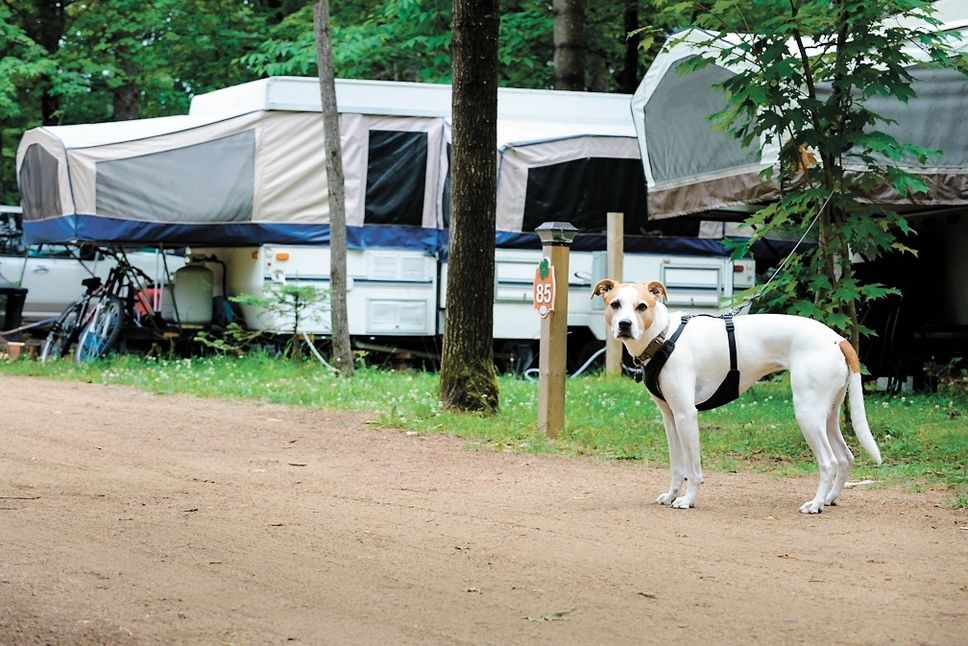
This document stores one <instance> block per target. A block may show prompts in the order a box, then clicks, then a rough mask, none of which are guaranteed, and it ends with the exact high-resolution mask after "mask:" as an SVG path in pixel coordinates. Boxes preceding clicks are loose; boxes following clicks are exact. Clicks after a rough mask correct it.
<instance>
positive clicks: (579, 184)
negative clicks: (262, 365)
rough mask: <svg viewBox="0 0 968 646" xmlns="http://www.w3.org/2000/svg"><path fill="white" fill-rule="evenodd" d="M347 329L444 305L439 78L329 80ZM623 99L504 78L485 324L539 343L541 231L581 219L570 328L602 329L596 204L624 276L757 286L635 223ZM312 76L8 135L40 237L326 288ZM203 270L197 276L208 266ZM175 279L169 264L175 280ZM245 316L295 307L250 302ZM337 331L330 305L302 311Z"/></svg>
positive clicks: (403, 330)
mask: <svg viewBox="0 0 968 646" xmlns="http://www.w3.org/2000/svg"><path fill="white" fill-rule="evenodd" d="M336 89H337V103H338V105H339V109H340V112H341V136H342V141H341V144H342V149H343V164H344V173H345V176H346V182H345V187H346V210H347V226H348V231H347V237H348V251H347V276H348V285H347V290H348V292H347V303H348V309H349V311H348V318H349V324H350V332H351V334H352V335H354V336H355V337H358V338H366V337H384V336H389V337H394V336H395V337H402V336H406V337H434V336H438V335H440V334H442V332H443V325H444V321H445V318H446V317H445V312H444V303H445V302H446V299H445V290H446V284H445V283H446V280H445V276H446V254H447V239H448V235H447V225H448V219H449V201H450V200H449V196H450V192H449V158H450V150H449V141H450V106H451V98H450V87H449V86H446V85H429V84H417V83H397V82H379V81H349V80H339V81H337V84H336ZM630 99H631V97H630V96H629V95H610V94H597V93H582V92H558V91H541V90H519V89H501V90H500V91H499V98H498V150H497V151H496V155H497V156H498V176H497V236H496V239H495V244H496V247H497V252H496V281H497V282H496V290H495V294H496V298H495V329H494V333H495V338H496V339H499V340H511V341H515V340H523V341H531V340H534V339H537V338H538V336H539V329H540V319H539V318H538V316H537V315H536V314H535V312H534V310H533V307H532V305H531V296H530V293H531V281H532V279H533V275H534V267H535V266H536V265H537V263H538V261H539V260H540V258H541V255H542V253H541V248H540V244H539V242H538V238H537V236H536V235H535V234H533V233H532V231H533V230H534V228H535V227H536V226H538V225H539V224H541V223H542V222H545V221H552V220H564V221H570V222H572V223H573V224H574V225H575V226H576V227H578V228H579V230H581V231H582V232H583V233H587V234H589V235H583V236H580V237H579V239H578V242H576V245H575V246H574V247H573V253H572V261H571V264H572V267H573V272H572V276H571V279H570V280H569V283H570V285H569V287H570V288H571V289H572V290H573V294H572V295H571V298H570V301H571V306H570V308H569V309H570V311H569V326H570V327H572V328H573V329H574V330H575V331H576V332H579V333H580V335H584V336H585V337H587V338H588V339H589V340H599V341H600V340H602V339H603V338H604V327H603V324H602V316H601V312H600V311H596V310H595V309H594V303H592V302H591V300H590V299H589V290H590V287H591V285H592V284H593V283H594V280H597V279H598V278H601V277H603V272H604V261H603V258H604V249H605V247H604V235H603V234H602V232H603V230H604V226H605V215H606V212H608V211H621V212H624V213H625V222H626V242H625V249H626V260H625V263H626V264H625V276H626V278H627V279H635V280H645V279H651V278H660V279H664V280H665V281H666V282H667V283H668V284H669V286H670V293H671V296H672V298H673V299H674V300H677V301H679V302H681V304H683V305H685V306H686V307H687V308H692V309H696V310H701V311H715V310H718V309H719V308H720V306H721V303H722V301H723V299H726V298H729V297H730V296H731V295H732V294H733V291H734V290H735V289H740V288H743V287H747V286H750V285H751V284H752V280H753V268H752V261H743V262H741V263H738V264H736V263H733V262H732V260H731V259H730V258H729V256H728V254H727V252H726V251H725V250H724V249H723V247H722V245H721V244H720V243H719V242H718V241H715V240H700V239H695V238H662V237H649V236H645V235H641V234H642V229H643V227H644V226H645V221H646V195H645V182H644V180H643V176H642V167H641V162H640V159H639V150H638V143H637V140H636V137H635V131H634V128H633V125H632V119H631V113H630V109H629V104H630ZM319 110H320V100H319V87H318V81H317V79H314V78H294V77H278V78H269V79H263V80H260V81H255V82H251V83H246V84H243V85H239V86H234V87H230V88H225V89H223V90H218V91H215V92H211V93H208V94H203V95H200V96H197V97H195V98H194V99H193V101H192V105H191V109H190V112H189V114H188V115H185V116H176V117H164V118H160V119H143V120H137V121H131V122H120V123H105V124H89V125H80V126H62V127H50V128H38V129H35V130H31V131H29V132H28V133H27V134H26V135H25V136H24V138H23V140H22V142H21V145H20V149H19V151H18V173H19V179H20V185H21V191H22V194H23V199H24V214H25V215H24V230H25V234H26V235H27V237H28V238H29V239H30V240H31V241H34V242H41V241H44V242H49V241H55V240H56V241H59V242H64V241H97V242H102V243H120V242H132V241H137V242H147V241H150V242H151V243H152V244H164V245H171V246H176V245H177V246H184V245H188V246H190V248H191V253H192V256H193V257H195V258H196V259H198V260H197V264H202V265H204V266H206V267H208V268H209V269H210V270H211V271H212V272H213V274H214V279H213V280H211V281H210V282H211V284H212V285H213V290H214V294H215V295H221V292H222V291H223V290H224V292H225V294H224V295H225V296H233V295H236V294H243V293H247V294H256V295H258V294H262V293H264V292H265V291H266V290H267V289H271V288H272V286H273V285H281V284H298V285H315V286H318V287H320V288H324V289H325V288H327V287H328V285H329V246H328V244H329V218H328V213H329V211H328V204H327V189H326V173H325V165H324V159H323V152H322V146H321V141H322V137H323V134H322V120H321V119H320V117H319ZM201 284H207V282H206V281H202V283H201ZM176 286H177V277H176ZM243 310H244V315H245V322H246V324H247V325H248V326H249V327H252V328H254V329H264V330H269V331H277V332H286V331H290V330H291V328H292V322H291V321H289V320H285V318H281V317H279V316H271V315H269V314H268V313H267V312H266V311H264V310H260V309H259V308H256V307H251V306H246V307H244V308H243ZM302 327H303V329H304V330H305V331H307V332H310V333H323V334H325V333H328V332H329V316H328V313H327V312H317V313H316V315H315V316H312V317H310V318H308V319H307V320H305V321H304V322H303V326H302Z"/></svg>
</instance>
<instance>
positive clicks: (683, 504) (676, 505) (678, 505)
mask: <svg viewBox="0 0 968 646" xmlns="http://www.w3.org/2000/svg"><path fill="white" fill-rule="evenodd" d="M695 504H696V501H695V499H693V498H690V497H689V496H679V497H678V498H676V499H675V500H673V501H672V508H673V509H689V508H690V507H692V506H694V505H695Z"/></svg>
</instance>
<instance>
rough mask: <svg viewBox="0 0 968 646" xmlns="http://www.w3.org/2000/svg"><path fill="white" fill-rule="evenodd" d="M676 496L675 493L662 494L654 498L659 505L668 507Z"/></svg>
mask: <svg viewBox="0 0 968 646" xmlns="http://www.w3.org/2000/svg"><path fill="white" fill-rule="evenodd" d="M676 495H678V494H677V493H675V492H668V493H664V494H662V495H661V496H659V497H658V498H656V499H655V501H656V502H657V503H659V504H660V505H670V504H672V501H673V500H675V499H676Z"/></svg>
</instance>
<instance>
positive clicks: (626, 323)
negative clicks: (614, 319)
mask: <svg viewBox="0 0 968 646" xmlns="http://www.w3.org/2000/svg"><path fill="white" fill-rule="evenodd" d="M631 333H632V321H630V320H628V319H622V320H620V321H619V322H618V334H619V336H630V335H631Z"/></svg>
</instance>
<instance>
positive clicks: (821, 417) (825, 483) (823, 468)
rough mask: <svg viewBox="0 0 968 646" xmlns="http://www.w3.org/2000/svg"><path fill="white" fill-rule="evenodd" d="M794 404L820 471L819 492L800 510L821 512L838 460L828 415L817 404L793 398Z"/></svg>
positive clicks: (814, 512)
mask: <svg viewBox="0 0 968 646" xmlns="http://www.w3.org/2000/svg"><path fill="white" fill-rule="evenodd" d="M793 406H794V408H795V409H796V414H797V424H799V425H800V430H801V431H802V432H803V437H804V438H806V440H807V444H809V445H810V448H811V449H812V450H813V454H814V456H815V457H816V458H817V468H818V470H819V471H820V484H819V485H818V486H817V493H816V495H815V496H814V497H813V500H808V501H807V502H805V503H803V505H801V506H800V512H801V513H804V514H819V513H820V512H822V511H823V504H824V501H825V500H826V499H827V494H828V493H829V492H830V489H831V487H832V486H833V482H834V477H835V475H836V472H837V462H836V461H835V459H834V452H833V449H832V448H831V447H830V442H829V441H828V440H827V416H826V415H825V409H822V410H818V409H817V408H816V407H815V406H809V409H810V410H803V409H804V408H808V407H807V406H806V405H803V404H801V405H799V406H798V405H797V398H796V397H794V398H793Z"/></svg>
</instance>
